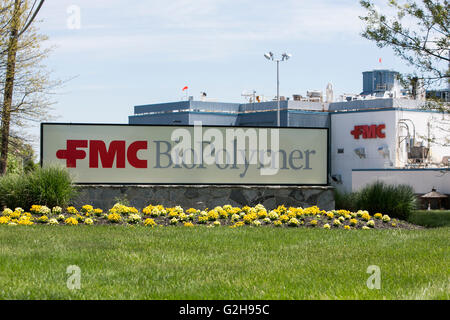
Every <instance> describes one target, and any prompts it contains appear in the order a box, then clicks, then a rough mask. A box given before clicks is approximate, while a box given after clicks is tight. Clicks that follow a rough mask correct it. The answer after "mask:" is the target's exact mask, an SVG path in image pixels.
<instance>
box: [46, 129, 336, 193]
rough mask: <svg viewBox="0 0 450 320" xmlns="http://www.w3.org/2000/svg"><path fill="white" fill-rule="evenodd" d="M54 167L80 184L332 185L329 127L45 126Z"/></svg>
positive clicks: (50, 158) (49, 156)
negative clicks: (65, 169) (64, 169)
mask: <svg viewBox="0 0 450 320" xmlns="http://www.w3.org/2000/svg"><path fill="white" fill-rule="evenodd" d="M52 164H57V165H62V166H64V167H66V168H67V169H68V170H69V172H70V173H71V174H72V176H73V177H74V181H75V183H80V184H81V183H90V184H263V185H288V184H289V185H302V184H303V185H306V184H311V185H326V184H327V175H328V167H329V166H328V129H327V128H263V127H225V126H224V127H217V126H214V127H212V126H211V127H210V126H204V127H202V125H201V124H200V125H198V124H196V125H194V126H167V125H165V126H164V125H106V124H101V125H95V124H63V123H43V124H42V125H41V165H42V166H47V165H52Z"/></svg>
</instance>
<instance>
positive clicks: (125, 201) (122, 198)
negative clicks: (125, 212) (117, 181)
mask: <svg viewBox="0 0 450 320" xmlns="http://www.w3.org/2000/svg"><path fill="white" fill-rule="evenodd" d="M114 202H115V203H120V204H121V205H123V206H126V207H129V206H131V205H130V200H128V197H127V194H126V193H124V194H123V195H122V196H120V197H115V198H114Z"/></svg>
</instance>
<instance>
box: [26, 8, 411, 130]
mask: <svg viewBox="0 0 450 320" xmlns="http://www.w3.org/2000/svg"><path fill="white" fill-rule="evenodd" d="M73 6H76V7H75V9H77V8H79V10H80V18H81V19H80V25H79V27H80V28H75V29H74V28H73V27H74V26H76V23H75V24H74V21H75V20H74V17H76V14H75V13H74V12H75V11H76V10H75V11H74V10H73ZM361 14H363V10H362V9H361V7H360V5H359V3H358V1H356V0H339V1H336V0H277V1H274V0H270V1H267V0H259V1H255V0H241V1H235V0H190V1H189V0H170V1H168V0H145V1H144V0H80V1H75V0H71V1H70V0H69V1H67V0H58V1H46V2H45V4H44V7H43V9H42V10H41V12H40V13H39V16H38V17H39V18H40V19H41V20H42V21H41V22H40V23H39V24H38V25H39V27H40V30H41V32H42V33H44V34H46V35H48V36H49V41H48V44H47V45H52V46H56V49H55V50H54V52H53V53H52V54H51V56H50V58H49V59H48V60H47V66H48V67H49V68H50V69H51V70H53V71H54V73H53V75H54V77H55V78H58V79H68V78H72V77H75V78H74V79H73V80H71V81H69V82H68V83H67V84H66V85H65V86H64V88H62V89H60V90H59V91H58V95H56V96H55V100H56V101H57V104H56V105H55V106H54V108H55V110H54V115H55V116H56V118H55V120H57V121H61V122H107V123H127V121H128V118H127V117H128V115H131V114H132V113H133V106H134V105H139V104H148V103H157V102H167V101H177V100H180V98H181V96H182V95H183V93H182V91H181V89H182V88H183V87H184V86H189V88H190V89H189V90H190V91H189V94H190V95H193V96H194V97H195V98H197V97H198V96H199V94H200V92H201V91H205V92H207V94H208V97H210V98H213V99H216V100H217V101H224V102H228V101H229V102H239V101H244V100H243V98H242V97H241V93H242V92H243V91H244V90H253V89H254V90H256V91H257V93H258V94H263V95H266V96H269V97H273V96H274V95H275V94H276V65H275V63H272V62H269V61H267V60H266V59H265V58H264V57H263V54H264V53H265V52H267V51H273V52H274V53H282V52H288V53H291V54H292V58H291V59H290V60H289V61H287V62H283V63H282V64H281V89H280V91H281V95H286V96H291V95H292V94H302V95H305V94H306V90H323V91H324V90H325V87H326V85H327V83H328V82H331V83H332V84H333V88H334V92H335V97H337V96H338V95H339V94H342V93H360V92H361V90H362V74H361V73H362V72H363V71H366V70H372V69H374V68H388V69H395V70H397V71H409V69H408V68H407V67H406V66H405V65H404V64H403V62H401V61H400V60H399V59H398V58H396V57H395V56H394V55H393V53H392V51H391V50H390V49H379V48H377V47H376V45H375V44H374V43H372V42H370V41H368V40H366V39H363V38H362V37H361V36H360V33H361V30H362V22H361V21H360V19H359V18H358V16H359V15H361ZM380 57H381V58H382V64H380V63H379V58H380ZM32 132H33V133H35V134H36V135H37V134H38V130H32Z"/></svg>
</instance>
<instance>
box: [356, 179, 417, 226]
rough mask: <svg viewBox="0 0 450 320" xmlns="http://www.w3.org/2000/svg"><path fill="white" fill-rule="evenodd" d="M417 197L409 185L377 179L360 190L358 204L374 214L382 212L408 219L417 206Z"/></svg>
mask: <svg viewBox="0 0 450 320" xmlns="http://www.w3.org/2000/svg"><path fill="white" fill-rule="evenodd" d="M416 202H417V198H416V195H415V194H414V190H413V188H412V187H411V186H408V185H387V184H385V183H383V182H380V181H377V182H375V183H373V184H371V185H368V186H366V187H365V188H363V189H362V190H361V191H359V192H358V195H357V200H356V205H357V207H358V208H361V209H364V210H368V211H369V212H370V213H372V214H374V213H376V212H381V213H383V214H388V215H389V216H390V217H391V218H398V219H402V220H407V219H408V217H409V215H410V214H411V212H412V211H413V210H414V209H415V208H416Z"/></svg>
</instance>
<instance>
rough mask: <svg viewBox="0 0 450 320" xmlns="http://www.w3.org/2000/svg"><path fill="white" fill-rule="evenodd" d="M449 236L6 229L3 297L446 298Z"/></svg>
mask: <svg viewBox="0 0 450 320" xmlns="http://www.w3.org/2000/svg"><path fill="white" fill-rule="evenodd" d="M449 231H450V228H437V229H423V230H400V229H399V230H351V231H345V230H323V229H285V228H283V229H277V228H250V227H242V228H237V229H230V228H226V227H218V228H206V227H195V228H185V227H165V228H153V229H151V228H146V227H125V226H107V225H104V226H77V227H69V226H59V227H51V226H42V225H36V226H31V227H22V226H0V298H1V299H449V298H450V287H449V278H450V277H449V276H450V271H449V270H450V259H449V258H450V256H449V253H450V252H449V251H450V250H449V248H450V237H449ZM69 265H77V266H79V267H80V268H81V271H82V274H81V289H80V290H72V291H71V290H69V289H67V287H66V281H67V277H68V275H67V274H66V268H67V266H69ZM369 265H378V266H379V267H380V268H381V289H380V290H370V289H368V288H367V286H366V280H367V278H368V277H369V276H370V275H369V274H367V273H366V270H367V267H368V266H369Z"/></svg>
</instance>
